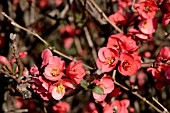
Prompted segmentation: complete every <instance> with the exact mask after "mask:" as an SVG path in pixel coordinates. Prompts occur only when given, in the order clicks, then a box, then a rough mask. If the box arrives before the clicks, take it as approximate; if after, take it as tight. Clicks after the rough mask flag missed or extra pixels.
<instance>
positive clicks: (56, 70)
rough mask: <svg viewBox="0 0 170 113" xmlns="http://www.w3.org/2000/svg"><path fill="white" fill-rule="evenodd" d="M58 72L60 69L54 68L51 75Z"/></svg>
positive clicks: (55, 74)
mask: <svg viewBox="0 0 170 113" xmlns="http://www.w3.org/2000/svg"><path fill="white" fill-rule="evenodd" d="M58 72H59V70H58V69H57V68H56V69H53V70H52V71H51V75H52V76H55V77H56V76H57V75H58Z"/></svg>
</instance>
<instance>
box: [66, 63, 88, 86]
mask: <svg viewBox="0 0 170 113" xmlns="http://www.w3.org/2000/svg"><path fill="white" fill-rule="evenodd" d="M66 74H67V75H68V76H69V77H70V78H71V79H72V80H73V81H74V82H75V83H76V84H80V81H81V80H83V77H84V76H85V74H86V72H85V70H84V68H83V65H82V63H81V62H80V61H78V62H74V61H72V62H71V63H70V64H69V65H68V67H67V68H66Z"/></svg>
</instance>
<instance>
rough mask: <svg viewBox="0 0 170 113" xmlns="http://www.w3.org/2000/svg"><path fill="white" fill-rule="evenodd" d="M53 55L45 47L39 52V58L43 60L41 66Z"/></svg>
mask: <svg viewBox="0 0 170 113" xmlns="http://www.w3.org/2000/svg"><path fill="white" fill-rule="evenodd" d="M51 56H53V54H52V53H51V51H50V50H49V49H45V50H44V51H43V52H42V54H41V58H42V60H43V62H42V65H41V68H42V67H44V66H46V65H47V64H48V62H49V58H50V57H51Z"/></svg>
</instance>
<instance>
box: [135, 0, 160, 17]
mask: <svg viewBox="0 0 170 113" xmlns="http://www.w3.org/2000/svg"><path fill="white" fill-rule="evenodd" d="M135 9H136V10H137V12H138V14H139V15H140V16H141V17H142V18H144V19H152V18H154V17H155V15H156V13H157V11H158V7H157V5H156V2H155V1H154V0H147V1H144V2H140V3H137V4H135Z"/></svg>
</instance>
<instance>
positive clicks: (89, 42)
mask: <svg viewBox="0 0 170 113" xmlns="http://www.w3.org/2000/svg"><path fill="white" fill-rule="evenodd" d="M83 29H84V32H85V35H86V39H87V42H88V44H89V46H90V48H91V49H92V55H93V58H94V60H95V61H96V59H97V52H96V49H95V48H94V44H93V41H92V39H91V36H90V33H89V31H88V29H87V27H84V28H83Z"/></svg>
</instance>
